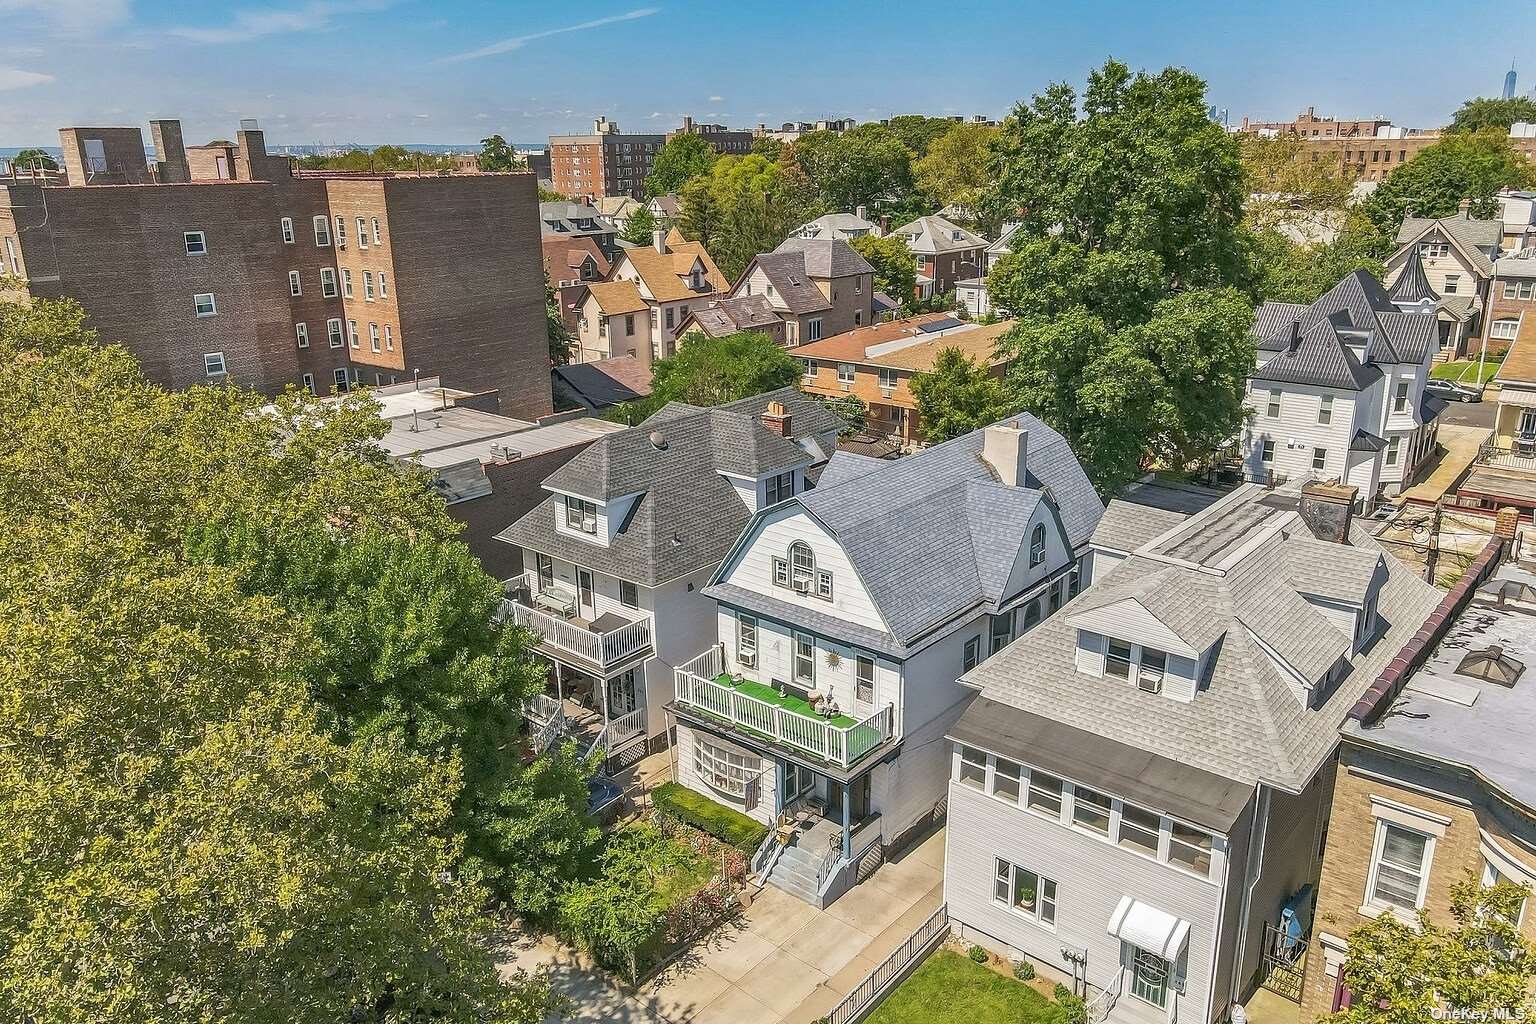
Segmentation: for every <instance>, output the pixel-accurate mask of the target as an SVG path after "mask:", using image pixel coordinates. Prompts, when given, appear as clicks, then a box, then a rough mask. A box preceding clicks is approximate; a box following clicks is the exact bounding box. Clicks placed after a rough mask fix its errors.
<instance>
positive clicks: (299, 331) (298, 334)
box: [293, 320, 309, 348]
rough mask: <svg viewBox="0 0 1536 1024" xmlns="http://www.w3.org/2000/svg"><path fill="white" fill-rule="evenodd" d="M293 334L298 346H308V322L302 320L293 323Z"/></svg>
mask: <svg viewBox="0 0 1536 1024" xmlns="http://www.w3.org/2000/svg"><path fill="white" fill-rule="evenodd" d="M293 336H294V338H295V339H296V340H297V342H298V346H299V348H309V324H307V323H305V322H303V321H302V320H301V321H299V322H298V323H296V324H294V325H293Z"/></svg>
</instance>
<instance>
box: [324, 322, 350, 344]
mask: <svg viewBox="0 0 1536 1024" xmlns="http://www.w3.org/2000/svg"><path fill="white" fill-rule="evenodd" d="M325 337H326V340H327V341H329V342H330V343H331V348H341V346H343V345H345V344H346V343H347V341H346V337H345V336H344V335H343V334H342V333H341V319H340V318H339V317H331V318H330V319H329V320H327V321H326V322H325Z"/></svg>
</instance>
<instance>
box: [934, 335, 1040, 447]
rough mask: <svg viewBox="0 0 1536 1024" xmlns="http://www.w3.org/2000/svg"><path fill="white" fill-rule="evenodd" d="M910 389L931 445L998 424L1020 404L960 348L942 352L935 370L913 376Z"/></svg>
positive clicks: (935, 363)
mask: <svg viewBox="0 0 1536 1024" xmlns="http://www.w3.org/2000/svg"><path fill="white" fill-rule="evenodd" d="M908 386H909V387H910V388H911V391H912V397H913V399H914V400H915V401H916V402H917V416H918V422H919V423H920V425H921V429H922V432H923V440H925V441H927V442H928V443H930V444H938V443H939V442H940V441H948V440H949V439H950V438H952V437H959V436H960V435H961V434H969V433H970V432H971V431H973V430H978V429H980V428H982V427H984V426H986V425H987V424H989V423H996V422H997V421H998V420H1000V419H1002V418H1003V417H1005V416H1007V415H1008V414H1009V413H1011V412H1013V411H1014V408H1013V406H1014V403H1015V402H1016V401H1017V399H1016V398H1015V397H1014V396H1013V395H1011V394H1010V393H1009V390H1008V388H1007V387H1005V386H1004V385H1003V382H1002V381H1001V380H999V379H998V378H996V377H994V376H993V375H992V371H991V368H990V367H989V366H987V365H985V364H983V363H977V362H976V360H974V359H970V358H968V357H967V356H966V355H965V353H964V352H961V351H960V350H959V349H958V348H946V349H942V350H941V351H940V352H939V354H938V357H937V358H935V359H934V362H933V370H932V371H930V372H928V373H915V374H913V375H912V380H911V383H910V384H909V385H908Z"/></svg>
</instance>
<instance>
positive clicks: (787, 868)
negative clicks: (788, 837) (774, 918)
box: [768, 844, 825, 907]
mask: <svg viewBox="0 0 1536 1024" xmlns="http://www.w3.org/2000/svg"><path fill="white" fill-rule="evenodd" d="M823 852H825V851H822V850H817V851H815V852H812V851H811V850H808V849H806V848H804V847H802V846H799V845H797V844H791V845H789V846H786V847H785V848H784V850H783V852H782V853H780V854H779V859H778V862H777V863H776V864H774V866H773V870H772V871H770V872H768V884H769V885H772V886H773V887H775V888H777V889H783V890H784V891H785V892H787V893H789V894H790V895H791V896H795V897H797V898H799V899H801V900H804V901H805V902H806V903H809V904H810V905H811V906H813V907H820V906H821V893H820V892H818V891H817V889H816V871H817V868H818V867H819V866H820V864H821V855H822V853H823Z"/></svg>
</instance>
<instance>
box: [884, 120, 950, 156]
mask: <svg viewBox="0 0 1536 1024" xmlns="http://www.w3.org/2000/svg"><path fill="white" fill-rule="evenodd" d="M884 127H885V128H886V129H887V130H888V131H889V132H890V133H891V134H892V135H894V136H896V138H897V139H899V140H900V141H901V144H902V145H903V146H906V147H907V149H909V150H910V151H911V152H912V157H913V159H915V160H920V159H922V158H923V157H925V156H927V155H928V152H929V150H930V148H931V147H932V146H933V144H934V143H935V142H937V141H938V140H939V139H941V138H943V137H944V136H945V135H948V134H949V133H950V132H951V131H953V130H954V128H955V122H954V121H951V120H950V119H949V118H947V117H929V116H928V115H927V114H898V115H897V116H896V117H893V118H891V121H890V124H888V125H885V126H884Z"/></svg>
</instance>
